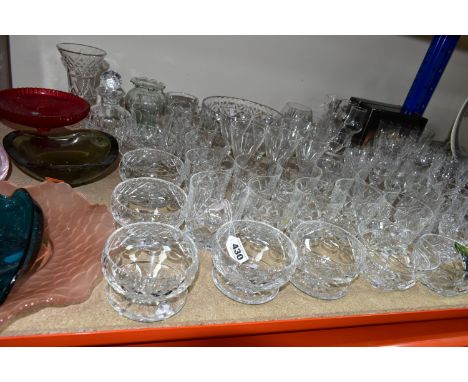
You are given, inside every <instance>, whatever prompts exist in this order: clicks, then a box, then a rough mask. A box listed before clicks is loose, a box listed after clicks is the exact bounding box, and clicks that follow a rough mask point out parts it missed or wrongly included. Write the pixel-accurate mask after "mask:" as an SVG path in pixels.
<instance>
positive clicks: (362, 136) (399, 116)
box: [351, 97, 427, 145]
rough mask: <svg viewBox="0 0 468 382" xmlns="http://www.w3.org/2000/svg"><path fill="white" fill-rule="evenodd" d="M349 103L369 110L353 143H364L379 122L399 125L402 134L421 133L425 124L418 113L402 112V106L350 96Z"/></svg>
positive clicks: (425, 121)
mask: <svg viewBox="0 0 468 382" xmlns="http://www.w3.org/2000/svg"><path fill="white" fill-rule="evenodd" d="M351 105H355V106H359V107H362V108H364V109H367V110H369V113H368V116H367V121H366V122H365V124H364V128H363V129H362V131H361V132H360V133H359V134H356V135H355V136H354V137H353V143H355V144H358V145H363V144H366V143H367V142H368V141H370V140H371V139H372V138H373V137H374V134H375V132H376V131H377V128H378V127H379V124H380V123H381V122H390V123H393V124H397V125H399V126H401V128H402V129H401V131H402V133H403V134H405V133H410V132H411V131H414V130H416V131H417V132H418V134H421V133H422V132H423V130H424V128H425V126H426V124H427V119H426V118H424V117H420V116H418V115H408V114H403V113H402V111H401V108H402V106H400V105H391V104H388V103H383V102H379V101H373V100H368V99H364V98H358V97H351Z"/></svg>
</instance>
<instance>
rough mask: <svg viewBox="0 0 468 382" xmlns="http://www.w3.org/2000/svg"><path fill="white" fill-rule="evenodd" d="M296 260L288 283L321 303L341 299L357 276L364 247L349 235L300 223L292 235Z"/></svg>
mask: <svg viewBox="0 0 468 382" xmlns="http://www.w3.org/2000/svg"><path fill="white" fill-rule="evenodd" d="M291 239H292V240H293V241H294V243H295V244H296V246H297V251H298V260H297V268H296V272H295V273H294V275H293V276H292V278H291V283H292V284H293V285H294V286H295V287H296V288H298V289H299V290H301V291H302V292H304V293H306V294H308V295H309V296H312V297H316V298H320V299H323V300H335V299H338V298H341V297H344V296H345V295H346V294H347V292H348V288H349V286H350V285H351V283H352V281H353V280H354V279H356V278H357V277H358V275H359V272H360V266H361V261H362V258H363V256H364V254H365V252H366V249H365V247H364V246H363V245H362V244H361V243H360V242H359V240H357V239H356V238H355V237H354V235H353V234H351V233H349V232H347V231H345V230H343V229H341V228H340V227H338V226H336V225H333V224H329V223H325V222H321V221H307V222H303V223H301V224H300V225H299V226H298V227H297V228H296V229H295V230H294V232H293V233H292V235H291Z"/></svg>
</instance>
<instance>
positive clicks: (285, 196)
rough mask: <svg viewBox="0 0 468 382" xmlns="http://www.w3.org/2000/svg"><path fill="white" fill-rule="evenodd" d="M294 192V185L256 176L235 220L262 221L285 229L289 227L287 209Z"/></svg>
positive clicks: (250, 181) (248, 185)
mask: <svg viewBox="0 0 468 382" xmlns="http://www.w3.org/2000/svg"><path fill="white" fill-rule="evenodd" d="M293 191H294V185H292V184H291V183H288V182H285V181H283V180H281V179H278V178H276V177H274V176H273V177H271V176H254V177H253V178H251V179H250V180H249V181H248V183H247V187H246V189H245V190H244V195H243V196H242V197H241V201H240V203H239V207H238V208H237V209H236V211H234V216H235V219H237V220H256V221H262V222H265V223H268V224H270V225H272V226H273V227H275V228H279V229H283V228H284V227H285V226H286V225H287V220H285V219H287V218H286V207H287V206H288V205H289V203H290V202H291V198H292V195H293Z"/></svg>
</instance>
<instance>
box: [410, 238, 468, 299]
mask: <svg viewBox="0 0 468 382" xmlns="http://www.w3.org/2000/svg"><path fill="white" fill-rule="evenodd" d="M466 244H467V243H466V242H464V243H461V242H457V241H455V240H453V239H451V238H449V237H445V236H442V235H435V234H426V235H423V236H421V237H420V238H419V240H418V241H417V242H416V244H415V248H414V258H415V263H416V273H417V278H418V281H419V282H421V284H423V285H424V286H426V287H427V288H429V289H430V290H431V291H433V292H435V293H437V294H439V295H442V296H445V297H453V296H458V295H460V294H463V293H467V292H468V249H467V247H466Z"/></svg>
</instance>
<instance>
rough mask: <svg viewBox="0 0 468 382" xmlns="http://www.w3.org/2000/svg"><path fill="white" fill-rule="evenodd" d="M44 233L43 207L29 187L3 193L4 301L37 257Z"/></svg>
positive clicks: (0, 272)
mask: <svg viewBox="0 0 468 382" xmlns="http://www.w3.org/2000/svg"><path fill="white" fill-rule="evenodd" d="M43 233H44V217H43V214H42V210H41V209H40V207H39V206H38V205H37V204H36V203H35V202H34V200H33V199H32V198H31V196H30V195H29V193H28V192H27V191H26V190H25V189H23V188H19V189H18V190H16V191H15V192H14V193H13V195H12V196H10V197H8V196H4V195H0V305H1V304H2V303H3V302H4V301H5V300H6V298H7V296H8V293H9V292H10V290H11V288H12V287H13V284H14V283H15V281H16V280H17V279H18V277H20V276H21V275H22V274H24V273H25V272H26V271H27V270H28V269H29V266H30V265H31V264H32V263H33V261H34V259H35V258H36V256H37V254H38V252H39V249H40V248H41V243H42V235H43Z"/></svg>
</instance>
